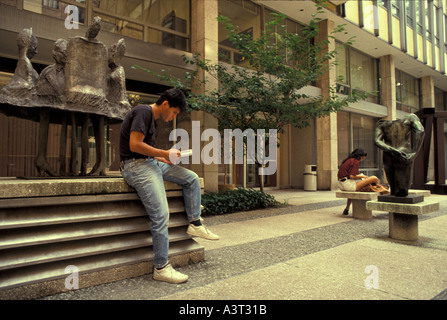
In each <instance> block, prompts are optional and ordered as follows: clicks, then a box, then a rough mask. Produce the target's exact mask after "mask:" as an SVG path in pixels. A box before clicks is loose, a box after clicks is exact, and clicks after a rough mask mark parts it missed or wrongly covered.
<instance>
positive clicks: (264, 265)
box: [44, 190, 447, 300]
mask: <svg viewBox="0 0 447 320" xmlns="http://www.w3.org/2000/svg"><path fill="white" fill-rule="evenodd" d="M268 192H269V193H271V194H273V195H274V196H275V197H276V198H277V199H278V200H279V201H281V202H285V203H286V204H287V206H282V207H280V208H274V209H266V210H256V211H251V212H238V213H234V214H228V215H222V216H211V217H205V223H206V224H207V226H209V227H210V229H211V230H212V231H213V232H215V233H217V234H218V235H219V236H220V237H221V240H219V241H207V240H202V239H196V240H197V241H198V242H200V243H201V244H202V245H203V246H204V247H205V261H203V262H200V263H198V264H194V265H189V266H185V267H181V268H178V270H179V271H181V272H183V273H186V274H188V275H189V276H190V278H189V280H188V282H187V283H184V284H180V285H172V284H167V283H163V282H157V281H154V280H152V275H145V276H141V277H136V278H132V279H126V280H123V281H118V282H115V283H110V284H104V285H100V286H96V287H91V288H86V289H80V290H74V291H70V292H67V293H62V294H58V295H54V296H50V297H46V298H44V299H47V300H65V299H82V300H85V299H93V300H96V299H105V300H106V299H123V300H124V299H132V300H139V299H148V300H309V299H310V300H320V299H322V300H343V299H353V300H384V299H386V300H407V299H409V300H429V299H447V294H446V292H447V291H446V289H447V196H441V195H431V197H432V198H433V199H436V200H438V201H439V202H440V211H439V212H436V213H432V214H427V215H424V216H422V218H421V219H420V221H419V236H420V237H419V240H418V241H415V242H399V241H394V240H391V239H390V238H389V237H388V213H386V212H376V211H374V212H373V219H371V220H367V221H365V220H357V219H353V218H352V217H351V215H349V216H343V215H341V213H342V211H343V208H344V206H345V200H344V199H337V198H336V197H335V191H316V192H305V191H302V190H271V191H268Z"/></svg>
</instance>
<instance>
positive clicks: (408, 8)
mask: <svg viewBox="0 0 447 320" xmlns="http://www.w3.org/2000/svg"><path fill="white" fill-rule="evenodd" d="M413 4H414V2H413V1H405V13H406V15H407V26H409V27H410V28H413V23H414V18H415V12H414V8H415V7H414V6H413Z"/></svg>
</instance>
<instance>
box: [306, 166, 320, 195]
mask: <svg viewBox="0 0 447 320" xmlns="http://www.w3.org/2000/svg"><path fill="white" fill-rule="evenodd" d="M304 191H317V166H316V165H314V164H306V165H305V166H304Z"/></svg>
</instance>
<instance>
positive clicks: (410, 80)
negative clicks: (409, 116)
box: [396, 70, 420, 113]
mask: <svg viewBox="0 0 447 320" xmlns="http://www.w3.org/2000/svg"><path fill="white" fill-rule="evenodd" d="M419 92H420V89H419V80H418V79H416V78H414V77H412V76H410V75H409V74H406V73H405V72H402V71H400V70H396V108H397V110H402V111H405V112H409V113H413V112H416V111H418V110H419V109H420V106H419Z"/></svg>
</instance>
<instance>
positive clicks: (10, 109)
mask: <svg viewBox="0 0 447 320" xmlns="http://www.w3.org/2000/svg"><path fill="white" fill-rule="evenodd" d="M100 30H101V18H100V17H95V18H94V19H93V21H92V24H91V25H90V26H89V27H88V29H87V31H86V33H85V37H72V38H69V39H68V41H67V40H64V39H58V40H57V41H56V42H55V45H54V49H53V58H54V60H55V64H54V65H51V66H48V67H47V68H45V69H44V70H43V71H42V73H41V74H40V76H39V75H38V73H37V72H36V71H35V70H34V69H33V67H32V64H31V61H30V59H31V58H32V57H33V56H34V55H35V54H36V53H37V39H36V37H35V36H34V35H33V34H32V28H29V29H24V30H23V31H21V32H20V33H19V35H18V37H17V45H18V48H19V60H18V63H17V68H16V70H15V72H14V76H13V77H12V79H11V81H10V82H9V83H8V85H6V86H5V87H4V88H3V89H2V90H1V91H0V112H2V113H4V114H6V115H8V116H17V117H21V118H25V119H30V120H33V121H39V123H40V125H39V129H40V130H39V146H38V153H37V156H36V160H35V164H36V167H37V169H38V172H39V174H40V175H44V174H48V175H50V176H55V175H57V174H56V171H55V170H54V169H53V168H51V167H50V166H49V164H48V163H47V161H46V149H47V139H48V126H49V123H59V124H62V134H61V142H60V158H59V159H60V175H65V147H66V143H65V141H66V130H67V125H68V124H71V126H72V128H74V129H73V130H71V132H72V136H71V145H72V149H71V164H70V174H71V175H77V170H78V169H77V160H76V159H77V156H76V153H77V134H76V133H77V129H76V128H77V127H78V125H80V126H81V127H82V130H81V132H82V133H81V149H82V160H81V169H80V174H81V175H86V165H87V159H88V134H87V124H88V121H89V120H90V121H91V123H92V124H93V127H94V132H95V140H96V154H97V157H96V163H95V165H94V167H93V169H92V171H91V172H90V173H89V174H91V175H98V174H99V175H105V148H104V143H105V141H104V127H105V124H106V123H107V122H108V123H113V122H115V123H116V122H121V121H122V119H123V118H124V116H125V115H126V113H127V112H128V111H129V110H130V109H131V105H130V104H129V102H128V100H127V96H126V88H125V74H124V69H123V68H122V67H121V65H120V60H121V58H122V57H123V56H124V53H125V49H126V48H125V43H124V40H123V39H121V40H120V41H118V42H117V43H116V44H113V45H112V46H111V47H110V48H109V50H108V49H107V47H106V46H105V45H104V44H103V43H101V42H100V41H98V40H97V39H96V37H97V35H98V33H99V32H100Z"/></svg>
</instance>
